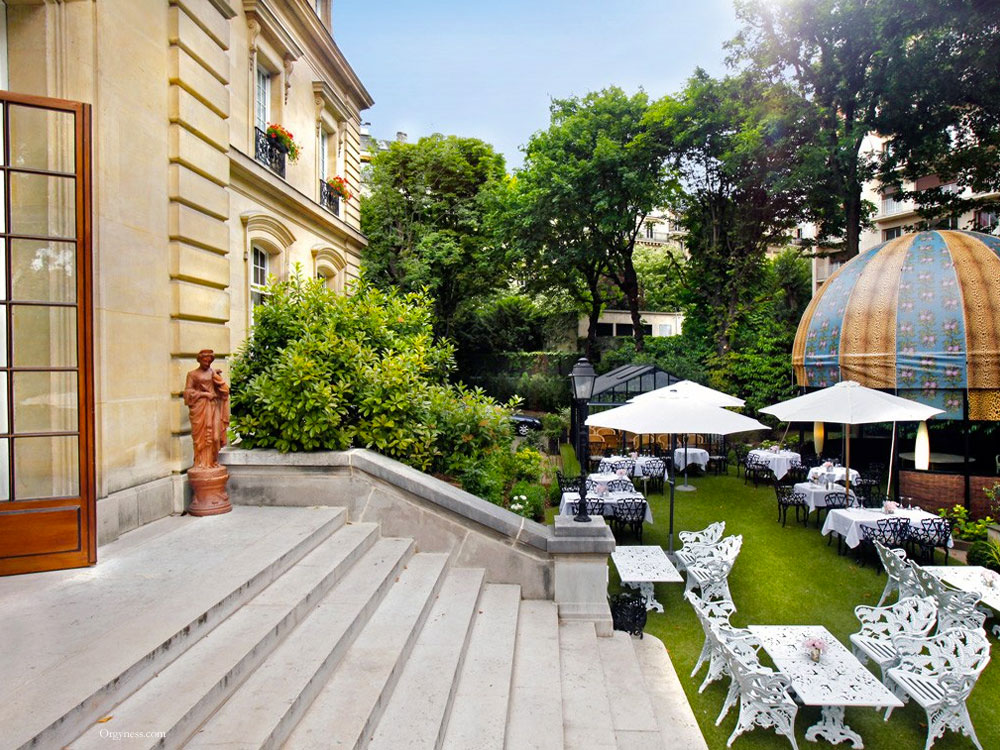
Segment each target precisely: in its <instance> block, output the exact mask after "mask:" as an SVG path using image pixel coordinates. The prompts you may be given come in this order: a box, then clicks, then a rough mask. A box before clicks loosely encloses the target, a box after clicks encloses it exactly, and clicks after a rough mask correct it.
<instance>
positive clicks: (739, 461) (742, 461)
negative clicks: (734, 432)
mask: <svg viewBox="0 0 1000 750" xmlns="http://www.w3.org/2000/svg"><path fill="white" fill-rule="evenodd" d="M749 451H750V449H749V448H747V447H746V446H745V445H744V444H743V443H736V444H735V445H734V446H733V457H734V458H735V459H736V477H737V478H739V476H740V469H746V461H747V454H748V453H749Z"/></svg>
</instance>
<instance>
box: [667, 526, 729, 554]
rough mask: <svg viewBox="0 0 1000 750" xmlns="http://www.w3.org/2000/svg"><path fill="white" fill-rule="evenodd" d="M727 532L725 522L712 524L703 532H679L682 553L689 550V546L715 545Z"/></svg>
mask: <svg viewBox="0 0 1000 750" xmlns="http://www.w3.org/2000/svg"><path fill="white" fill-rule="evenodd" d="M725 530H726V522H725V521H716V522H715V523H710V524H709V525H708V526H706V527H705V528H703V529H702V530H701V531H678V532H677V538H678V539H680V540H681V541H682V542H683V545H682V546H681V549H680V551H681V552H683V551H684V550H685V549H687V546H688V545H689V544H715V543H716V542H717V541H719V540H720V539H722V534H723V533H724V532H725Z"/></svg>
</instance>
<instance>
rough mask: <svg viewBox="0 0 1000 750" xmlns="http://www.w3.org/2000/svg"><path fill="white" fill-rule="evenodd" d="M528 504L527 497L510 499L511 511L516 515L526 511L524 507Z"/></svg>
mask: <svg viewBox="0 0 1000 750" xmlns="http://www.w3.org/2000/svg"><path fill="white" fill-rule="evenodd" d="M527 502H528V496H527V495H514V497H512V498H511V499H510V509H511V510H512V511H514V512H515V513H519V512H521V511H522V510H524V506H525V504H526V503H527Z"/></svg>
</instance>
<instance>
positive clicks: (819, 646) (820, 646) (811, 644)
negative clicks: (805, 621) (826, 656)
mask: <svg viewBox="0 0 1000 750" xmlns="http://www.w3.org/2000/svg"><path fill="white" fill-rule="evenodd" d="M802 648H803V649H805V652H806V653H807V654H808V655H809V658H810V659H811V660H812V661H814V662H816V663H817V664H818V663H819V661H820V659H822V658H823V653H824V652H825V651H826V641H824V640H823V639H822V638H807V639H806V640H804V641H803V642H802Z"/></svg>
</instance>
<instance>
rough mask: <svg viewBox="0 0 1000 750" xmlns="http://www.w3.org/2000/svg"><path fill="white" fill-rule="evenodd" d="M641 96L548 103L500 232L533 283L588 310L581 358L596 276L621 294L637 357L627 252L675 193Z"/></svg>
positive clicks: (634, 286)
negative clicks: (559, 291) (547, 118)
mask: <svg viewBox="0 0 1000 750" xmlns="http://www.w3.org/2000/svg"><path fill="white" fill-rule="evenodd" d="M648 110H649V101H648V99H647V97H646V95H645V94H644V93H643V92H639V93H637V94H635V95H634V96H631V97H629V96H627V95H626V94H625V93H624V92H623V91H622V90H621V89H619V88H615V87H612V88H608V89H605V90H603V91H599V92H594V93H590V94H588V95H586V96H585V97H583V98H575V97H574V98H570V99H557V100H554V101H553V102H552V104H551V106H550V112H551V123H550V126H549V128H548V129H547V130H545V131H542V132H539V133H536V134H535V135H534V136H532V138H531V140H530V141H529V142H528V145H527V147H526V148H525V160H524V168H523V169H522V170H521V171H520V172H518V174H517V176H516V179H515V180H513V181H512V182H511V184H510V191H511V192H510V194H509V195H508V199H507V200H508V202H507V204H506V205H507V206H508V209H509V210H508V211H507V212H506V216H505V217H504V218H502V219H501V220H500V222H499V225H500V229H501V232H502V235H503V236H504V237H505V239H506V241H507V242H508V244H509V245H510V246H511V247H512V248H515V249H516V250H517V251H518V252H521V253H522V254H523V257H524V258H525V259H526V266H527V268H528V269H530V272H531V274H532V275H535V276H537V277H538V278H540V279H544V280H545V281H546V283H549V284H551V285H554V286H556V285H558V286H563V287H564V288H567V289H569V290H571V292H572V293H573V294H574V295H575V296H576V298H577V299H578V300H579V301H580V303H581V307H584V308H586V309H588V314H589V317H590V329H589V334H588V346H587V351H588V354H589V355H590V354H592V353H593V350H594V343H595V340H596V324H597V318H598V317H599V315H600V312H601V306H602V302H603V296H602V294H601V291H600V279H601V276H603V275H607V276H609V277H611V278H612V279H613V280H614V282H615V284H616V285H617V286H618V287H619V288H620V289H621V291H622V293H623V294H624V295H625V298H626V300H627V302H628V307H629V311H630V312H631V314H632V321H633V327H634V331H635V337H636V348H637V349H639V350H641V349H642V339H643V336H642V326H641V324H640V319H639V291H640V290H639V280H638V275H637V273H636V270H635V265H634V263H633V251H634V249H635V242H636V237H637V235H638V232H639V228H640V226H641V223H642V219H643V218H645V217H646V215H647V214H649V212H650V211H651V210H653V209H654V208H657V207H660V206H662V205H665V204H666V203H667V201H668V199H669V197H670V196H671V194H672V192H673V189H674V183H673V182H672V180H671V179H669V173H668V172H667V171H666V169H665V168H664V155H665V153H664V148H663V141H662V139H661V133H660V132H659V130H658V125H659V123H658V122H657V121H656V120H650V119H648V117H647V113H648Z"/></svg>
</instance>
